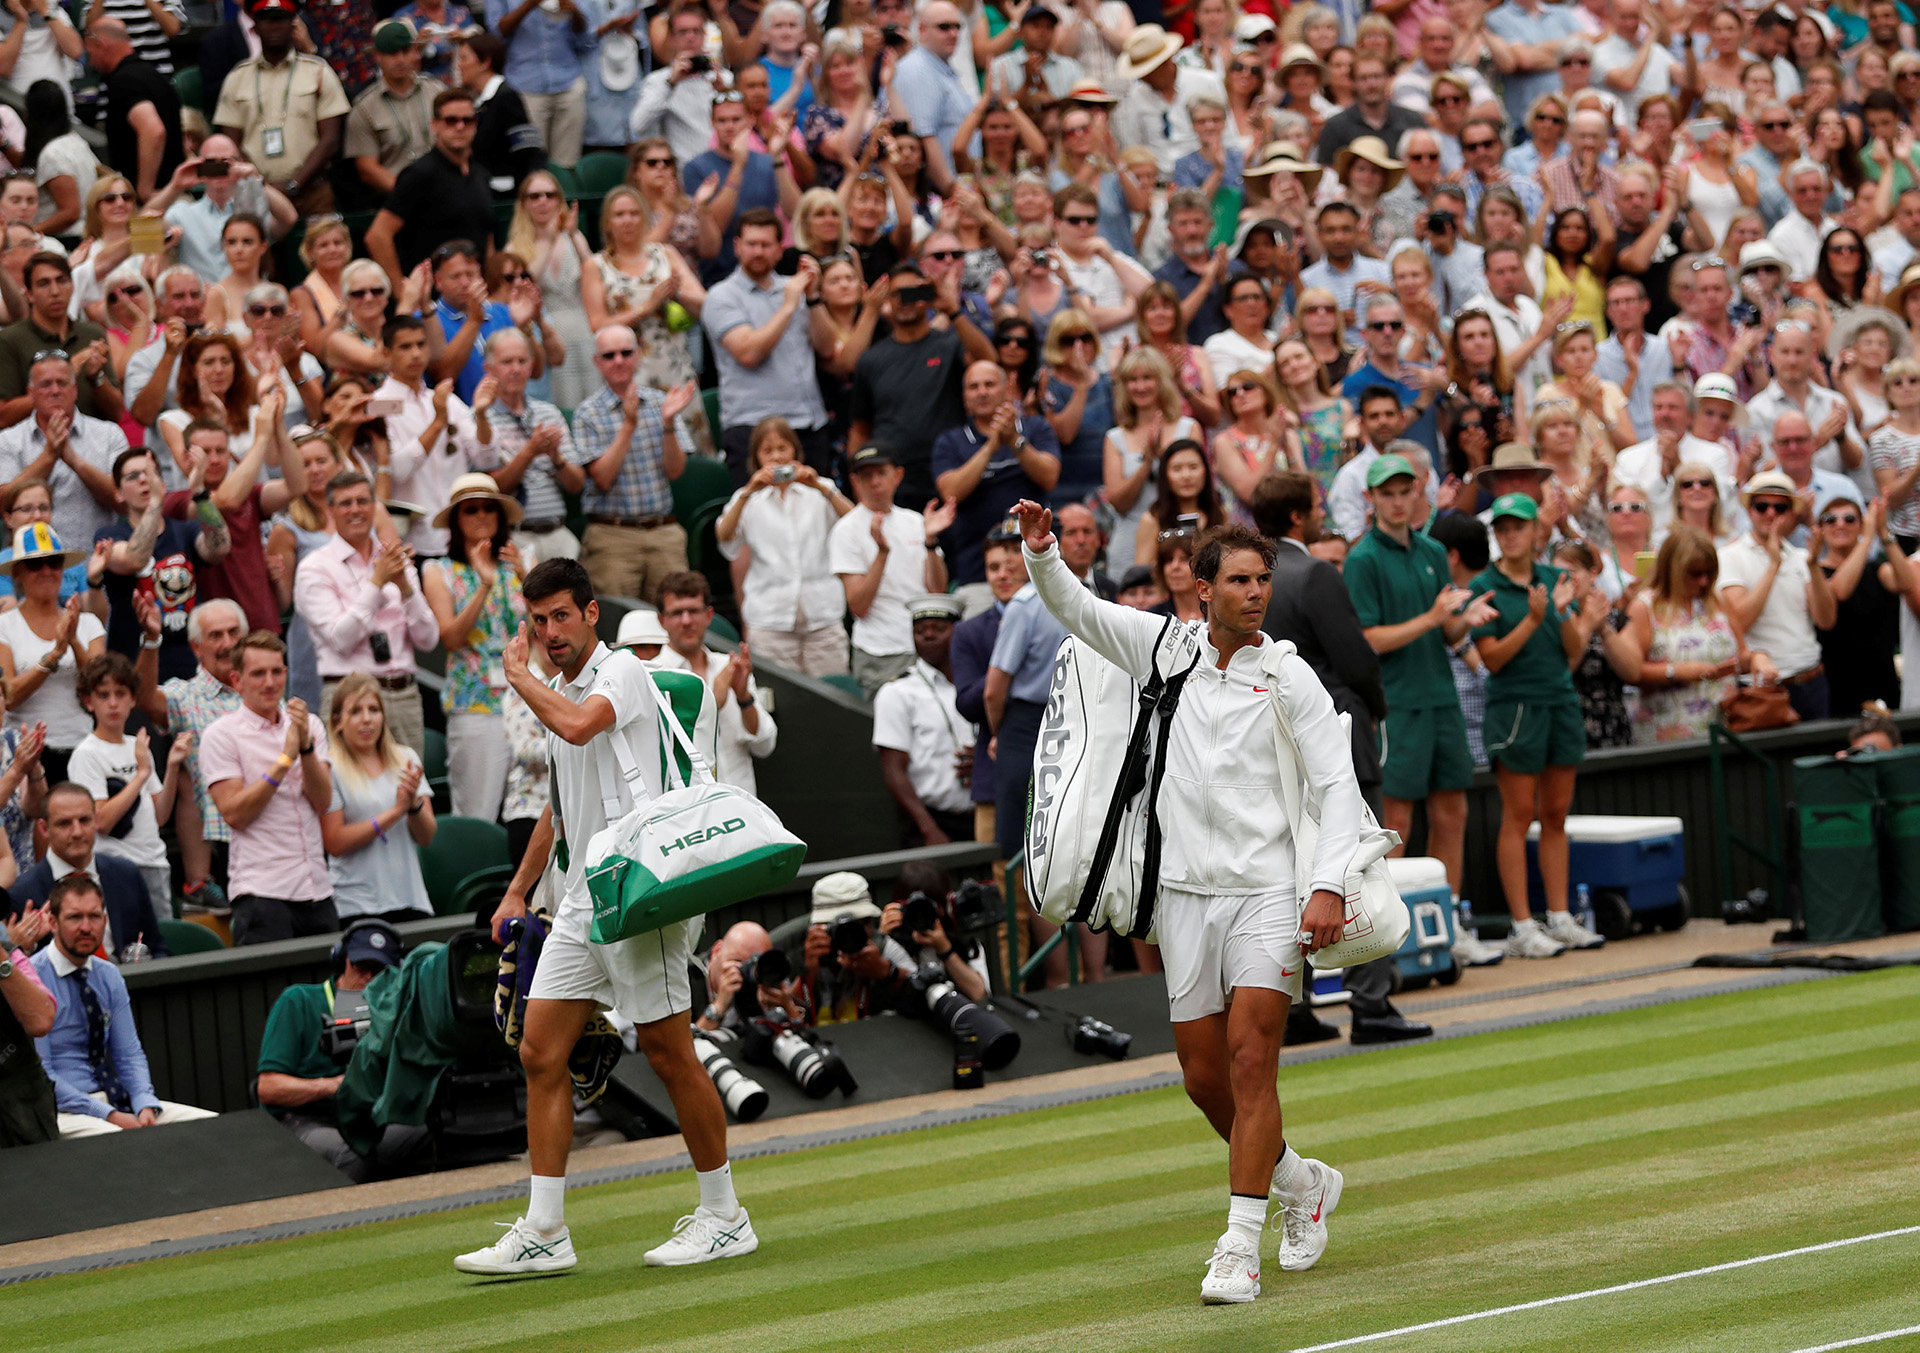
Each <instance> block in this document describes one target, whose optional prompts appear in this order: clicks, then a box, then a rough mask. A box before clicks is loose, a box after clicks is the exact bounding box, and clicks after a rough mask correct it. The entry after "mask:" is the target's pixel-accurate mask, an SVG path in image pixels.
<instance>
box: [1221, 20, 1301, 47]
mask: <svg viewBox="0 0 1920 1353" xmlns="http://www.w3.org/2000/svg"><path fill="white" fill-rule="evenodd" d="M1279 31H1280V30H1279V28H1277V27H1276V26H1275V25H1274V22H1273V20H1272V19H1269V18H1268V17H1267V16H1266V15H1264V14H1242V15H1241V16H1240V18H1239V20H1238V21H1237V22H1236V23H1235V24H1234V25H1233V40H1234V41H1235V42H1244V43H1247V44H1249V45H1251V44H1253V43H1256V42H1258V41H1260V39H1261V38H1264V37H1265V36H1266V35H1267V34H1269V33H1275V34H1277V33H1279ZM1300 45H1301V46H1303V47H1304V46H1306V44H1305V43H1301V44H1300ZM1309 50H1311V49H1309Z"/></svg>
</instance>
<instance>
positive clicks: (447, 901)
mask: <svg viewBox="0 0 1920 1353" xmlns="http://www.w3.org/2000/svg"><path fill="white" fill-rule="evenodd" d="M512 864H513V860H512V856H511V855H510V854H509V853H508V846H507V831H506V828H504V827H501V826H499V825H497V824H495V823H492V822H482V821H480V819H478V818H473V817H457V816H454V815H453V814H448V815H447V816H445V817H442V818H441V819H440V820H439V826H438V829H437V830H436V831H435V832H434V834H433V841H432V843H431V844H429V845H426V846H423V847H421V848H420V872H421V874H422V875H423V876H424V877H425V879H426V884H427V897H428V898H429V899H430V900H431V901H432V902H433V911H434V915H436V916H452V915H454V914H456V913H457V912H459V911H460V910H461V909H462V908H461V905H460V898H461V896H462V892H463V890H465V889H466V888H467V887H468V885H469V884H471V883H474V882H476V881H477V880H479V879H482V878H484V877H487V876H488V875H489V873H490V872H491V871H495V870H500V869H511V868H512ZM468 906H469V909H470V907H471V904H470V903H469V904H468Z"/></svg>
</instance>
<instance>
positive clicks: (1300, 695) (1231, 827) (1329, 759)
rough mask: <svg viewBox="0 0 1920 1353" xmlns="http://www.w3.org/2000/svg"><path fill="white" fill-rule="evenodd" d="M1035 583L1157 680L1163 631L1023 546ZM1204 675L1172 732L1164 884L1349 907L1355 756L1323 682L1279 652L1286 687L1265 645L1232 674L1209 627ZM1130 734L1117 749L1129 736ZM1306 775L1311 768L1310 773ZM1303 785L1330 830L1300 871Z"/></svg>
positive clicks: (1087, 631) (1249, 652)
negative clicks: (1289, 890)
mask: <svg viewBox="0 0 1920 1353" xmlns="http://www.w3.org/2000/svg"><path fill="white" fill-rule="evenodd" d="M1021 549H1022V551H1023V553H1025V555H1026V560H1027V574H1028V576H1029V577H1030V578H1031V579H1032V581H1033V585H1034V588H1035V590H1036V591H1038V592H1039V594H1040V599H1041V600H1042V601H1043V602H1045V603H1046V607H1047V609H1048V610H1050V611H1052V612H1053V614H1054V615H1055V616H1056V617H1057V618H1058V619H1059V621H1060V623H1061V624H1063V625H1065V626H1066V627H1067V629H1068V630H1069V631H1071V632H1072V633H1073V634H1074V635H1076V636H1078V637H1079V638H1081V639H1083V640H1085V641H1086V642H1087V643H1088V644H1091V645H1092V646H1093V648H1094V649H1095V650H1096V651H1097V652H1098V653H1099V654H1100V655H1101V656H1102V657H1104V658H1106V659H1107V660H1108V661H1109V662H1111V663H1113V664H1115V665H1116V666H1118V667H1119V668H1120V669H1121V670H1123V671H1125V672H1126V673H1128V675H1130V676H1132V677H1133V678H1134V680H1136V681H1145V680H1146V678H1147V676H1148V674H1149V673H1150V672H1151V671H1152V663H1153V650H1154V647H1155V644H1156V643H1157V641H1158V639H1159V637H1160V627H1161V625H1162V623H1163V619H1162V617H1160V616H1157V615H1148V614H1147V613H1146V612H1144V611H1136V610H1132V609H1130V608H1128V607H1125V606H1119V605H1116V604H1114V603H1113V602H1110V601H1101V600H1100V599H1099V598H1097V597H1095V596H1094V595H1093V594H1092V593H1091V592H1089V591H1087V589H1086V587H1085V585H1084V584H1082V583H1081V582H1080V580H1079V579H1078V578H1076V577H1075V576H1074V575H1073V572H1072V571H1071V570H1070V569H1068V568H1067V566H1066V565H1065V564H1064V563H1062V562H1061V561H1060V551H1059V548H1058V547H1057V546H1048V547H1047V551H1046V553H1045V554H1035V553H1033V551H1032V550H1030V549H1027V547H1026V546H1025V545H1024V544H1023V545H1022V546H1021ZM1198 637H1199V640H1200V653H1201V657H1200V665H1199V666H1198V667H1196V668H1195V669H1194V670H1193V673H1192V675H1190V676H1189V677H1188V678H1187V682H1186V687H1185V689H1184V690H1183V691H1182V692H1181V694H1180V704H1179V707H1178V708H1177V709H1176V711H1175V712H1174V716H1173V723H1172V725H1171V726H1170V728H1169V730H1168V740H1167V769H1166V777H1165V779H1164V780H1163V781H1162V783H1161V786H1160V801H1159V803H1158V805H1157V808H1158V811H1159V816H1160V825H1161V835H1162V842H1163V844H1162V847H1161V863H1160V881H1161V882H1162V883H1163V884H1164V885H1166V886H1167V887H1169V888H1175V889H1178V890H1180V891H1182V892H1191V893H1200V894H1203V895H1208V896H1228V895H1235V894H1242V895H1244V894H1249V893H1267V892H1276V891H1280V890H1282V889H1284V888H1286V887H1288V886H1291V887H1293V888H1294V889H1295V890H1296V891H1297V892H1298V893H1299V896H1300V900H1301V901H1302V902H1303V903H1304V902H1305V900H1306V895H1307V894H1308V893H1310V892H1311V891H1313V890H1315V889H1320V888H1325V889H1327V890H1328V891H1329V892H1334V893H1338V894H1340V895H1341V896H1343V897H1344V896H1345V895H1346V890H1347V871H1348V868H1349V865H1350V863H1351V861H1352V860H1353V856H1354V850H1355V847H1356V846H1357V845H1358V844H1359V840H1360V832H1361V827H1362V818H1361V802H1362V801H1361V798H1360V785H1359V782H1358V781H1356V780H1355V779H1354V775H1353V751H1352V747H1351V744H1350V742H1349V740H1348V737H1347V733H1346V730H1345V729H1344V728H1342V727H1341V724H1340V719H1339V714H1338V713H1337V712H1336V711H1335V709H1334V707H1333V700H1332V698H1331V697H1330V696H1328V694H1327V691H1326V687H1324V686H1322V685H1321V684H1320V679H1319V678H1318V677H1317V676H1315V675H1314V673H1313V669H1312V668H1311V667H1309V666H1308V665H1307V664H1306V663H1305V662H1304V661H1303V660H1302V659H1300V658H1299V657H1298V656H1296V655H1295V654H1294V653H1293V652H1292V645H1290V644H1283V645H1281V648H1282V650H1283V651H1284V653H1285V656H1284V657H1283V658H1282V659H1281V661H1280V662H1279V664H1278V675H1277V676H1269V675H1268V673H1267V672H1266V671H1265V670H1264V668H1265V667H1267V666H1271V665H1273V664H1272V663H1271V661H1270V658H1271V657H1272V656H1273V655H1269V654H1267V653H1266V650H1267V649H1268V648H1269V647H1270V646H1272V645H1273V644H1274V643H1275V640H1273V639H1272V638H1270V637H1269V636H1267V635H1264V634H1263V635H1261V636H1259V637H1260V643H1259V644H1258V645H1257V646H1253V645H1250V646H1248V647H1246V648H1243V649H1241V650H1240V651H1239V652H1238V653H1235V654H1234V655H1233V658H1232V660H1231V661H1230V662H1229V663H1228V664H1227V670H1226V671H1224V672H1223V671H1221V670H1220V668H1219V662H1220V653H1219V650H1217V649H1215V648H1214V646H1213V645H1212V644H1211V643H1210V642H1208V639H1207V633H1206V626H1205V625H1204V624H1201V625H1200V626H1199V636H1198ZM1278 717H1285V718H1287V719H1288V720H1289V721H1290V723H1291V726H1292V728H1293V735H1294V739H1295V741H1297V742H1298V743H1299V746H1300V758H1298V759H1296V758H1295V756H1294V755H1293V752H1292V749H1291V748H1290V747H1288V746H1287V744H1286V742H1285V740H1284V739H1283V738H1282V737H1281V735H1280V732H1279V729H1278V727H1277V725H1276V724H1275V719H1276V718H1278ZM1126 733H1127V730H1126V729H1124V728H1120V729H1115V730H1113V736H1115V737H1125V736H1126ZM1302 759H1303V760H1304V761H1305V763H1306V764H1305V765H1304V766H1302V765H1301V764H1300V760H1302ZM1289 776H1290V777H1293V778H1294V782H1295V783H1296V784H1298V785H1300V786H1301V787H1302V788H1303V789H1304V790H1305V793H1304V795H1303V796H1302V801H1303V802H1305V803H1308V804H1311V805H1313V807H1314V810H1315V812H1316V814H1317V816H1318V817H1319V820H1320V838H1319V841H1318V842H1317V843H1316V845H1315V848H1314V853H1313V859H1312V860H1311V861H1296V860H1295V858H1294V850H1293V840H1292V831H1291V829H1290V828H1289V826H1288V825H1287V823H1288V819H1287V811H1286V807H1285V802H1284V800H1283V799H1282V797H1281V789H1280V786H1281V785H1282V783H1283V778H1282V777H1289Z"/></svg>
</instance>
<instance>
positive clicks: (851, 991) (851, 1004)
mask: <svg viewBox="0 0 1920 1353" xmlns="http://www.w3.org/2000/svg"><path fill="white" fill-rule="evenodd" d="M880 916H881V911H880V908H878V907H876V906H875V905H874V904H873V894H872V892H871V891H870V890H869V889H868V887H867V881H866V880H865V879H863V878H861V877H860V876H859V875H858V874H854V873H849V872H846V871H842V872H840V873H837V874H828V875H827V876H826V877H825V878H823V879H821V880H820V881H819V882H817V883H815V884H814V885H813V920H812V924H810V925H809V926H808V927H807V947H806V953H805V958H804V960H803V961H804V966H805V983H806V985H805V990H806V991H807V993H808V997H809V1002H808V1003H809V1005H810V1006H811V1007H812V1010H813V1022H814V1023H815V1024H842V1023H845V1022H847V1021H849V1020H856V1019H864V1018H866V1017H867V1016H869V1015H876V1014H878V1013H880V1011H882V1010H885V1009H888V1008H890V1007H891V1006H892V1005H893V1003H894V1000H895V998H896V997H897V995H898V993H899V992H900V990H901V989H902V988H903V987H904V985H905V983H906V980H907V979H908V978H909V977H911V976H912V975H913V973H914V966H913V956H912V955H911V954H909V953H908V952H907V951H906V950H905V949H903V948H901V947H900V945H898V944H897V943H895V942H894V940H893V939H892V938H891V937H889V936H887V935H884V934H883V935H879V936H876V935H875V934H874V933H873V926H872V922H873V921H875V920H877V919H879V918H880Z"/></svg>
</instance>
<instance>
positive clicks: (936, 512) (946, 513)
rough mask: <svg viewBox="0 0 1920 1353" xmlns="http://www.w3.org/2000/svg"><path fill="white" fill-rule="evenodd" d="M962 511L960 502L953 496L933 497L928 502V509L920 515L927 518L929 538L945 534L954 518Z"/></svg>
mask: <svg viewBox="0 0 1920 1353" xmlns="http://www.w3.org/2000/svg"><path fill="white" fill-rule="evenodd" d="M959 511H960V504H959V502H958V501H957V500H955V499H953V498H945V499H941V498H933V499H929V500H928V502H927V510H926V511H925V512H923V513H921V514H920V515H921V516H922V517H924V518H925V519H926V524H927V535H928V537H929V538H931V537H933V536H938V535H945V534H946V531H947V528H948V527H950V526H952V525H953V519H954V517H955V516H956V515H958V513H959Z"/></svg>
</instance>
